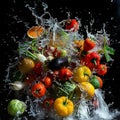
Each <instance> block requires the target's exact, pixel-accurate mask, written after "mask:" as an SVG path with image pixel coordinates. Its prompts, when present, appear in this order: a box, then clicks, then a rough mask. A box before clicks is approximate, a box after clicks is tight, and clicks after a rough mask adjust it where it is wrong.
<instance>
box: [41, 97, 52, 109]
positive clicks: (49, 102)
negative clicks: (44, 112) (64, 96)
mask: <svg viewBox="0 0 120 120" xmlns="http://www.w3.org/2000/svg"><path fill="white" fill-rule="evenodd" d="M53 103H54V99H53V98H46V99H45V100H44V101H43V107H44V108H45V109H51V108H52V107H53Z"/></svg>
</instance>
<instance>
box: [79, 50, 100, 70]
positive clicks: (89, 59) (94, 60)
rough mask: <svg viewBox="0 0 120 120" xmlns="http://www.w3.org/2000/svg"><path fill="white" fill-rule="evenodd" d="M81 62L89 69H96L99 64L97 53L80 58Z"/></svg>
mask: <svg viewBox="0 0 120 120" xmlns="http://www.w3.org/2000/svg"><path fill="white" fill-rule="evenodd" d="M81 62H82V63H83V64H84V65H86V66H88V67H89V68H90V69H93V68H96V67H97V66H98V65H99V64H100V55H99V54H98V53H97V52H91V53H88V54H86V55H85V56H84V57H83V58H82V60H81Z"/></svg>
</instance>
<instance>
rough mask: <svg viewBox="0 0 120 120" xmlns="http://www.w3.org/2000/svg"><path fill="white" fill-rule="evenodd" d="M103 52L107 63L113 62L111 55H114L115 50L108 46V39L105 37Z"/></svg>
mask: <svg viewBox="0 0 120 120" xmlns="http://www.w3.org/2000/svg"><path fill="white" fill-rule="evenodd" d="M103 52H104V55H105V58H106V61H107V62H109V61H110V60H111V56H110V55H114V53H115V50H114V49H113V48H112V47H110V46H108V45H107V38H106V37H104V44H103Z"/></svg>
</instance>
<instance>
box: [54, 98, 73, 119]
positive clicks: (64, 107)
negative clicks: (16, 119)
mask: <svg viewBox="0 0 120 120" xmlns="http://www.w3.org/2000/svg"><path fill="white" fill-rule="evenodd" d="M54 110H55V111H56V113H57V114H58V115H59V116H61V117H66V116H69V115H70V114H72V113H73V111H74V104H73V102H72V101H71V100H69V99H68V98H67V97H65V96H62V97H59V98H57V99H56V100H55V102H54Z"/></svg>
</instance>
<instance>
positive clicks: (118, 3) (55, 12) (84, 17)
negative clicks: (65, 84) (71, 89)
mask: <svg viewBox="0 0 120 120" xmlns="http://www.w3.org/2000/svg"><path fill="white" fill-rule="evenodd" d="M4 2H5V3H4ZM43 2H44V3H46V4H47V5H48V9H47V11H49V12H50V14H51V16H52V17H53V18H57V19H58V21H61V20H63V19H66V18H67V17H68V16H67V15H68V14H67V12H69V13H70V17H71V18H75V17H78V18H81V23H82V25H83V26H82V27H81V32H82V33H83V34H85V28H84V26H85V25H88V26H89V25H90V22H91V20H92V19H94V24H93V27H92V28H93V32H95V31H96V30H100V29H102V28H103V23H105V24H106V31H107V33H109V34H110V39H111V46H112V47H113V48H114V49H115V55H114V56H113V59H114V61H113V63H112V66H111V67H110V69H109V70H108V73H107V75H106V76H104V79H105V82H104V86H103V89H104V90H105V91H106V92H105V101H106V102H107V103H112V102H113V105H112V108H117V109H120V102H119V101H120V87H119V86H120V85H119V81H120V54H119V52H120V13H119V11H120V8H119V7H120V0H113V1H110V0H96V1H93V0H90V1H89V0H81V1H79V0H59V1H58V0H44V1H43ZM26 4H29V5H30V6H31V7H35V6H36V14H38V15H41V14H42V13H43V7H42V5H41V1H40V0H36V1H35V0H24V1H22V0H13V1H11V0H8V1H3V3H2V4H1V7H0V9H1V10H0V15H1V17H0V27H1V28H0V30H1V32H0V37H1V38H0V78H1V79H0V85H1V87H0V88H1V91H0V94H1V95H0V102H1V109H0V110H1V113H0V115H1V118H2V117H3V118H2V119H3V120H6V117H5V116H8V115H7V112H6V109H5V107H6V102H7V101H6V100H7V99H10V97H11V98H12V97H13V96H9V95H8V94H7V93H8V92H9V89H8V90H5V89H4V87H3V86H4V79H5V75H6V71H5V70H6V68H7V66H8V63H9V62H12V61H14V57H15V55H16V49H17V41H19V40H21V39H22V38H23V36H24V34H25V32H26V26H25V24H26V23H27V25H28V27H30V26H33V25H35V24H36V23H35V18H34V17H33V16H32V14H31V11H30V10H29V9H28V8H26V7H25V5H26ZM3 96H4V97H3ZM7 120H8V119H7Z"/></svg>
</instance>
